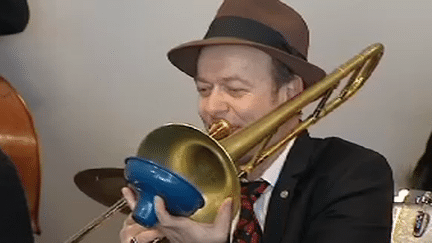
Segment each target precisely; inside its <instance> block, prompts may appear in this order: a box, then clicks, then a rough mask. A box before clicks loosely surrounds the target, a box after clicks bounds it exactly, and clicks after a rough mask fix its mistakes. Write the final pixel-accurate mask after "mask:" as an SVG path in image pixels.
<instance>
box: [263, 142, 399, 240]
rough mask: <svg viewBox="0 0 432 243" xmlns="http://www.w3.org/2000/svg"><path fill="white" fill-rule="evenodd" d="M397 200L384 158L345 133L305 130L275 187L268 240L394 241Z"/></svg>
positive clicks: (268, 222) (265, 235) (267, 229)
mask: <svg viewBox="0 0 432 243" xmlns="http://www.w3.org/2000/svg"><path fill="white" fill-rule="evenodd" d="M284 191H287V192H288V197H286V198H284V194H285V196H286V195H287V193H286V192H284ZM281 193H282V194H281ZM281 195H282V196H281ZM392 202H393V178H392V172H391V169H390V167H389V165H388V164H387V162H386V160H385V158H384V157H382V156H381V155H379V154H378V153H376V152H374V151H372V150H369V149H365V148H363V147H360V146H358V145H355V144H352V143H350V142H347V141H344V140H342V139H339V138H327V139H315V138H310V137H309V135H308V134H303V135H302V136H299V137H298V138H297V140H296V142H295V144H294V146H293V147H292V149H291V151H290V153H289V154H288V157H287V160H286V161H285V165H284V166H283V168H282V171H281V173H280V176H279V179H278V181H277V183H276V186H275V188H274V190H273V192H272V197H271V199H270V203H269V209H268V212H267V218H266V223H265V230H264V234H263V238H262V242H265V243H277V242H286V243H317V242H318V243H338V242H341V243H342V242H343V243H348V242H349V243H357V242H359V243H360V242H361V243H370V242H390V232H391V223H392Z"/></svg>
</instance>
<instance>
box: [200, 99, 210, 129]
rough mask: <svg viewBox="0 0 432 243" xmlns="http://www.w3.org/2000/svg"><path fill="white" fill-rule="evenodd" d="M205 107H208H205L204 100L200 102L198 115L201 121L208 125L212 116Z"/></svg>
mask: <svg viewBox="0 0 432 243" xmlns="http://www.w3.org/2000/svg"><path fill="white" fill-rule="evenodd" d="M205 107H206V105H205V103H204V101H203V100H202V99H200V100H198V115H199V116H200V117H201V120H202V121H203V122H204V123H207V122H209V119H210V116H209V114H208V113H207V112H206V109H205Z"/></svg>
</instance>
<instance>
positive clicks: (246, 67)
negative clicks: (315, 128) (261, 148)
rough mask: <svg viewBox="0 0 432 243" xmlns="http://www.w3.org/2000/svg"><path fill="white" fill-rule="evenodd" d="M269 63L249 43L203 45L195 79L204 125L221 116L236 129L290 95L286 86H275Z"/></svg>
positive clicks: (268, 57)
mask: <svg viewBox="0 0 432 243" xmlns="http://www.w3.org/2000/svg"><path fill="white" fill-rule="evenodd" d="M271 63H272V61H271V57H270V56H269V55H267V54H266V53H264V52H262V51H260V50H258V49H255V48H252V47H247V46H213V47H206V48H204V49H203V50H202V51H201V55H200V57H199V59H198V64H197V76H196V78H195V82H196V87H197V90H198V93H199V115H200V117H201V119H202V120H203V122H204V124H205V126H206V127H207V128H209V126H210V125H211V124H213V123H214V122H216V121H218V120H220V119H225V120H227V121H229V122H230V123H231V125H232V126H233V128H234V131H236V130H238V129H241V128H243V127H245V126H247V125H248V124H250V123H252V122H254V121H256V120H257V119H259V118H261V117H262V116H264V115H266V114H267V113H269V112H270V111H271V110H273V109H274V108H276V107H277V106H278V105H279V104H281V103H283V102H284V101H286V100H288V99H289V98H291V97H290V95H289V92H287V89H285V88H281V89H279V90H276V87H275V84H274V81H273V77H272V74H271Z"/></svg>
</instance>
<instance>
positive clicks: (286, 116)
mask: <svg viewBox="0 0 432 243" xmlns="http://www.w3.org/2000/svg"><path fill="white" fill-rule="evenodd" d="M383 53H384V46H383V45H382V44H380V43H375V44H372V45H370V46H368V47H367V48H366V49H364V50H363V51H362V52H361V53H359V54H357V55H356V56H354V57H353V58H351V59H350V60H348V61H347V62H345V63H344V64H342V65H341V66H339V67H338V68H336V69H335V70H334V71H333V72H331V73H330V74H328V75H327V76H326V77H325V78H323V79H322V80H321V81H320V82H318V83H316V84H314V85H313V86H312V87H310V88H308V89H307V90H305V91H303V92H302V94H301V95H299V96H298V97H296V98H295V99H292V100H289V101H287V102H285V103H283V104H282V105H280V106H279V107H278V108H276V109H275V110H273V111H272V112H270V113H269V114H267V115H265V116H264V117H262V118H260V119H259V120H257V121H256V122H254V123H253V124H251V125H249V126H248V127H245V128H244V129H242V130H241V131H239V132H237V133H235V134H232V135H231V136H228V137H225V135H226V134H227V131H229V126H227V125H226V124H225V123H223V122H222V123H218V124H217V125H216V126H214V128H213V129H211V131H210V132H211V134H210V135H208V134H205V133H203V132H202V131H200V130H199V129H196V128H194V127H192V126H189V125H184V124H169V125H166V126H162V127H160V128H158V129H156V130H154V131H152V132H151V133H150V134H149V135H148V136H147V137H146V138H145V139H144V140H143V141H142V143H141V145H140V148H139V150H138V153H137V156H138V157H141V158H146V159H149V160H152V161H155V162H157V163H158V164H159V165H160V166H161V167H163V168H166V169H168V170H170V171H174V172H175V173H177V174H179V175H180V176H182V177H184V178H185V179H186V180H187V181H189V182H192V184H193V185H195V186H196V187H197V188H198V189H200V191H201V192H202V194H203V196H204V198H205V199H206V200H205V201H206V203H205V205H204V207H203V208H201V209H198V210H197V211H196V212H195V213H193V214H192V215H191V216H190V218H191V219H193V220H196V221H199V222H213V220H214V218H215V217H216V214H217V210H218V209H219V206H220V204H221V203H222V202H223V201H224V200H225V198H226V197H233V198H234V201H233V208H234V212H236V211H237V210H239V208H240V206H239V205H240V201H239V198H240V185H239V180H238V177H245V176H247V174H248V173H250V172H251V171H253V170H254V168H256V167H257V166H258V165H259V164H260V163H262V162H263V161H264V160H265V159H266V158H268V157H269V156H271V155H273V154H274V153H275V152H277V151H279V149H280V148H281V147H283V146H284V145H285V144H286V143H287V142H289V141H290V140H292V139H293V138H295V137H296V136H298V135H299V134H300V133H301V132H303V131H304V130H306V129H307V128H308V127H310V126H311V125H313V124H315V123H316V122H317V121H319V120H320V119H321V118H323V117H324V116H326V115H327V114H328V113H330V112H332V111H333V110H334V109H336V108H337V107H339V106H340V105H341V104H342V103H344V102H345V101H346V100H348V99H349V98H350V97H352V96H353V95H354V94H355V93H356V92H357V91H358V90H359V89H360V88H361V87H362V86H363V85H364V83H365V82H366V80H367V79H368V78H369V77H370V75H371V74H372V72H373V71H374V70H375V68H376V66H377V65H378V63H379V61H380V59H381V57H382V55H383ZM349 75H351V76H349ZM348 76H349V78H348V82H347V84H346V85H345V86H344V87H343V89H342V91H341V92H340V93H339V94H338V95H337V96H336V97H335V98H333V99H331V100H330V97H331V94H332V92H333V91H334V90H335V89H336V88H337V87H338V86H339V84H340V82H341V80H342V79H344V78H346V77H348ZM320 97H321V100H320V101H319V103H318V105H317V107H316V108H315V110H314V111H313V112H312V114H311V115H309V116H308V117H307V118H306V119H305V120H304V121H302V122H301V123H299V124H298V125H297V126H296V127H295V128H294V129H293V131H292V132H291V133H290V134H288V135H287V136H286V137H285V138H284V139H282V140H281V141H279V142H277V143H276V144H275V145H273V146H272V147H270V148H268V149H266V150H265V151H263V149H261V152H260V153H259V154H257V155H255V157H254V159H253V160H251V161H250V162H249V163H248V164H247V165H246V166H245V168H244V169H242V170H241V171H238V170H237V167H236V166H235V162H236V161H237V160H239V159H240V158H241V157H242V156H244V155H245V154H246V153H247V152H248V151H250V150H251V149H252V148H254V147H255V146H257V145H258V144H260V143H261V144H262V145H261V147H262V148H264V147H265V144H266V141H268V140H269V138H271V136H272V134H273V133H274V131H275V130H276V129H277V128H279V127H280V126H281V125H282V124H284V123H285V122H286V121H288V120H290V118H292V117H294V116H295V115H297V114H298V113H299V112H300V111H301V110H302V109H303V108H304V107H305V106H307V105H309V104H310V103H312V102H314V101H316V100H317V99H319V98H320ZM215 127H216V128H215ZM173 134H175V135H176V136H175V137H173ZM222 134H225V135H222ZM216 139H218V140H216ZM161 147H163V148H168V149H164V151H163V152H161V150H160V149H155V148H161ZM155 151H158V153H156V152H155ZM203 153H204V154H206V155H208V156H206V159H204V160H203V158H202V154H203ZM179 154H180V155H179ZM194 156H195V157H194ZM199 156H201V157H199ZM198 157H199V158H200V160H199V164H198V162H196V161H194V160H191V158H198ZM207 157H208V159H207ZM161 158H162V159H161ZM185 158H188V159H185ZM191 163H192V165H191ZM187 165H188V166H187ZM209 168H210V169H209ZM125 170H126V169H125ZM205 172H206V173H205ZM213 174H216V175H213ZM215 182H216V183H215ZM216 189H218V190H219V191H220V193H219V194H217V195H214V194H215V193H214V192H215V190H216ZM125 206H126V203H125V199H124V198H123V199H121V200H119V201H118V202H117V203H116V204H114V205H113V206H112V207H111V208H110V209H108V211H106V212H105V213H104V214H102V215H101V216H99V217H98V218H97V219H95V220H94V221H92V222H91V223H90V224H88V225H87V226H86V227H85V228H83V229H82V230H80V231H79V232H78V233H77V234H75V235H74V236H72V237H71V238H70V239H69V240H67V241H66V242H65V243H72V242H79V241H80V240H81V239H82V238H83V237H84V236H85V235H86V234H87V233H89V232H90V231H91V230H93V229H94V228H95V227H97V226H98V225H100V224H101V223H102V222H103V221H104V220H105V219H107V218H109V216H110V215H112V214H113V213H114V212H116V211H119V210H121V209H122V208H124V207H125ZM233 215H235V213H234V214H233Z"/></svg>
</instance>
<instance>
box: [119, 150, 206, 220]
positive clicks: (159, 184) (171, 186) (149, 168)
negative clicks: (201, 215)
mask: <svg viewBox="0 0 432 243" xmlns="http://www.w3.org/2000/svg"><path fill="white" fill-rule="evenodd" d="M125 162H126V166H125V169H124V173H125V179H126V181H128V183H130V184H131V185H132V187H133V188H134V190H135V193H136V194H137V195H136V196H137V205H136V207H135V209H134V210H133V212H132V218H133V219H134V220H135V221H136V222H137V223H139V224H140V225H142V226H144V227H148V228H150V227H153V226H155V225H156V224H157V223H158V219H157V216H156V211H155V205H154V198H155V196H160V197H161V198H163V199H164V201H165V206H166V209H167V211H168V212H169V213H170V214H171V215H175V216H185V217H189V216H191V215H192V214H193V213H195V212H196V211H197V210H198V209H200V208H202V207H203V206H204V198H203V197H202V195H201V193H200V192H199V191H198V190H197V189H196V188H195V187H194V186H193V185H192V184H190V183H189V182H188V181H186V180H185V179H183V178H182V177H181V176H179V175H178V174H176V173H175V172H172V171H169V170H167V169H165V168H163V167H161V166H160V165H158V164H156V163H153V162H152V161H149V160H146V159H143V158H140V157H129V158H127V159H126V161H125Z"/></svg>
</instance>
